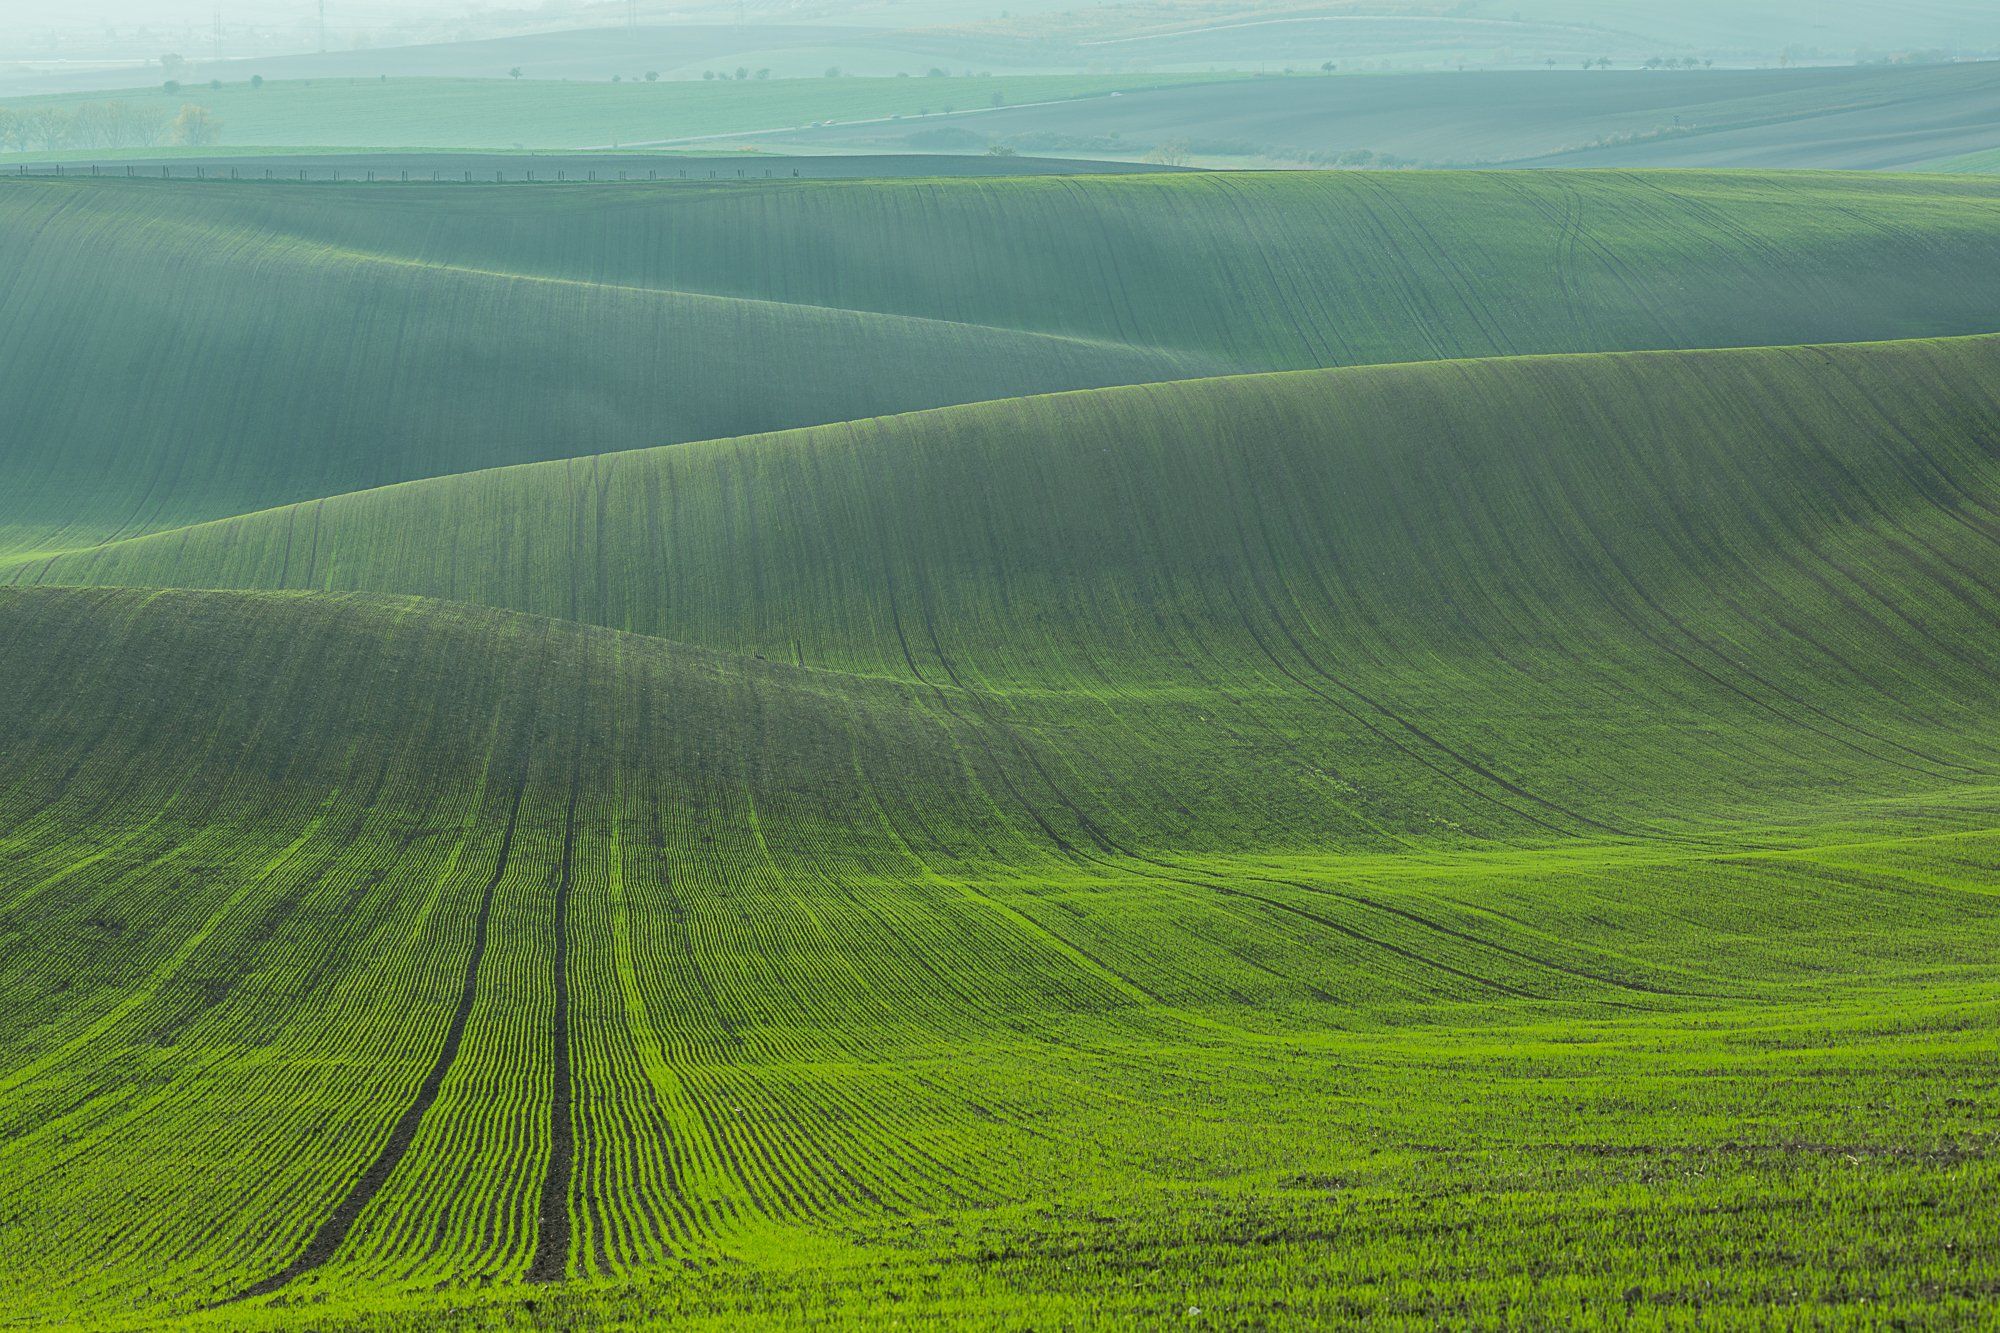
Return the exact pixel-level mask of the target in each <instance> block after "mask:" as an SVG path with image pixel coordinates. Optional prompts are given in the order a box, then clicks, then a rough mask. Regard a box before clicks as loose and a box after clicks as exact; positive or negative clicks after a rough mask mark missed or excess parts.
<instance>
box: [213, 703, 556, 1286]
mask: <svg viewBox="0 0 2000 1333" xmlns="http://www.w3.org/2000/svg"><path fill="white" fill-rule="evenodd" d="M534 679H535V681H536V682H539V679H540V669H539V664H538V666H537V670H536V671H535V673H534ZM533 693H534V691H533V689H532V688H531V689H530V690H529V697H532V696H533ZM520 733H521V734H520V738H519V742H518V745H517V747H516V750H515V753H514V756H513V757H514V759H515V761H516V762H515V772H516V775H517V781H516V784H515V787H514V795H513V798H512V800H511V801H510V802H509V807H508V811H507V824H506V827H505V830H504V831H503V832H502V833H501V835H500V850H499V852H498V853H497V854H496V856H495V858H494V864H493V873H492V874H491V875H489V876H487V879H486V887H485V890H484V892H483V893H482V894H481V895H480V901H479V912H478V914H477V916H476V917H475V918H474V921H473V929H472V948H471V951H470V952H469V953H468V955H467V957H466V961H465V982H464V985H463V986H462V987H461V989H460V991H459V997H458V1007H457V1008H456V1009H454V1010H453V1011H452V1016H451V1023H450V1025H449V1026H448V1027H447V1028H446V1029H445V1037H444V1044H443V1045H442V1046H441V1047H440V1048H439V1049H438V1055H437V1059H436V1061H434V1062H433V1063H432V1065H431V1069H430V1072H429V1073H428V1074H426V1075H425V1076H424V1081H423V1082H422V1083H421V1084H420V1085H418V1088H417V1094H416V1096H415V1097H413V1098H412V1099H411V1101H410V1104H409V1105H408V1106H407V1107H405V1108H404V1110H403V1114H402V1115H401V1117H399V1118H398V1119H397V1121H396V1123H395V1125H394V1127H393V1128H391V1129H390V1131H389V1137H388V1138H387V1139H386V1140H385V1141H384V1142H383V1144H382V1147H381V1149H380V1150H379V1151H377V1153H376V1154H375V1157H374V1160H372V1161H371V1162H370V1163H369V1164H368V1166H367V1167H366V1168H364V1169H363V1170H362V1172H361V1174H360V1175H359V1176H357V1177H356V1178H355V1180H354V1183H353V1184H352V1185H350V1186H348V1189H347V1193H346V1194H345V1195H343V1196H342V1197H341V1200H340V1202H339V1203H337V1204H335V1205H334V1207H333V1210H332V1211H331V1212H329V1213H328V1214H327V1216H326V1219H325V1220H324V1221H323V1222H321V1223H320V1225H319V1227H318V1229H317V1230H315V1231H314V1232H313V1234H312V1236H311V1237H310V1238H309V1239H308V1240H307V1241H306V1243H305V1247H304V1248H303V1249H301V1250H300V1251H299V1252H298V1254H297V1255H295V1256H294V1257H293V1258H292V1261H291V1262H290V1263H288V1264H286V1265H285V1266H284V1267H283V1268H281V1269H279V1270H278V1271H277V1272H275V1273H273V1274H271V1275H270V1276H269V1277H266V1278H263V1279H262V1280H260V1281H257V1282H254V1283H252V1284H251V1285H250V1286H248V1287H245V1288H244V1289H243V1290H242V1291H239V1292H237V1293H236V1294H235V1295H233V1296H228V1297H225V1298H223V1299H222V1300H219V1301H215V1302H212V1303H211V1304H210V1305H208V1306H207V1307H204V1308H207V1309H215V1308H218V1307H220V1306H225V1305H234V1304H237V1303H238V1302H241V1301H250V1300H256V1299H257V1298H259V1297H262V1296H269V1295H271V1294H272V1293H273V1292H275V1291H278V1290H279V1289H280V1288H282V1287H285V1286H287V1285H289V1284H290V1283H292V1282H294V1281H296V1280H297V1279H298V1278H300V1277H302V1276H304V1275H305V1274H307V1273H309V1272H311V1271H312V1270H314V1269H315V1268H318V1267H320V1266H321V1265H322V1264H324V1263H326V1261H327V1260H329V1259H331V1258H332V1257H333V1256H334V1255H335V1254H336V1253H337V1252H338V1251H339V1250H340V1247H341V1244H342V1243H343V1242H344V1241H346V1239H347V1236H348V1233H349V1232H350V1231H352V1230H353V1229H354V1224H355V1222H356V1221H358V1220H359V1219H360V1217H361V1214H362V1212H363V1211H364V1210H366V1208H367V1207H368V1205H369V1203H370V1202H372V1201H373V1200H374V1198H375V1196H376V1195H377V1194H379V1193H380V1192H381V1190H382V1187H383V1186H384V1185H386V1184H387V1183H388V1181H389V1177H390V1176H392V1175H393V1174H395V1170H396V1168H397V1166H399V1165H400V1164H401V1163H402V1160H403V1158H404V1157H405V1156H406V1155H407V1154H408V1153H409V1150H410V1146H411V1144H413V1143H414V1142H415V1141H416V1137H417V1132H418V1130H419V1129H421V1128H422V1125H423V1120H424V1115H425V1113H426V1112H428V1111H429V1110H430V1108H431V1104H432V1103H433V1102H435V1101H436V1100H437V1097H438V1093H439V1091H440V1090H441V1089H442V1088H443V1086H444V1080H445V1076H446V1075H447V1074H449V1073H450V1072H451V1069H452V1065H453V1063H454V1062H455V1061H456V1060H457V1059H458V1050H459V1045H460V1043H461V1042H463V1040H464V1038H465V1028H466V1024H467V1022H468V1021H469V1020H470V1019H471V1017H472V1008H473V1005H474V1003H475V1002H476V1001H477V1000H478V997H479V968H480V964H481V963H482V962H483V961H484V960H485V957H486V941H487V928H488V925H489V924H490V922H491V920H492V916H493V899H494V897H495V895H496V894H497V893H498V892H499V889H500V882H501V881H502V880H503V879H504V878H506V875H507V867H508V865H509V864H510V862H511V860H512V857H513V851H514V835H515V832H516V830H517V829H518V828H519V827H520V822H521V807H522V805H523V804H524V803H525V802H526V799H527V795H528V765H529V760H530V757H531V755H532V753H533V747H534V735H535V718H534V715H533V714H532V713H528V714H526V715H525V716H524V718H523V720H522V722H521V724H520Z"/></svg>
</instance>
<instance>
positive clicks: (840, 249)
mask: <svg viewBox="0 0 2000 1333" xmlns="http://www.w3.org/2000/svg"><path fill="white" fill-rule="evenodd" d="M1996 274H2000V183H1996V182H1994V181H1990V180H1983V179H1981V178H1978V177H1953V178H1943V177H1931V178H1914V177H1897V176H1862V175H1852V176H1849V175H1811V176H1783V175H1778V176H1754V175H1738V174H1729V173H1718V174H1686V175H1683V174H1670V173H1634V174H1609V173H1582V174H1572V173H1559V172H1552V173H1532V174H1528V173H1522V174H1514V175H1507V174H1498V173H1494V174H1476V173H1466V174H1438V175H1429V174H1421V173H1411V174H1407V175H1404V174H1399V175H1393V176H1391V175H1372V174H1371V175H1361V174H1352V173H1337V174H1310V173H1290V174H1274V175H1269V176H1226V175H1188V176H1126V177H1035V176H1023V177H1013V178H1006V179H991V180H985V179H969V178H954V179H936V180H909V179H894V180H875V181H796V182H793V181H781V182H746V183H744V184H741V185H738V184H734V183H728V184H717V185H708V184H705V183H704V184H695V183H689V184H686V185H680V184H666V183H662V184H660V185H656V186H655V185H637V184H634V185H629V186H618V185H604V186H599V187H589V188H586V187H577V188H573V189H572V188H558V187H551V188H546V189H544V188H527V187H512V186H506V187H496V186H461V187H434V186H430V185H411V186H402V185H386V184H385V185H380V186H362V185H348V186H317V187H301V186H297V185H286V184H270V185H266V184H263V183H248V182H246V183H242V184H228V183H205V184H198V183H194V182H157V181H126V180H122V179H120V180H99V181H91V180H74V179H70V180H51V179H27V180H14V181H0V275H4V276H0V421H5V422H6V423H7V424H6V426H5V428H4V429H5V430H6V432H7V433H6V435H5V437H4V441H3V442H0V443H4V447H0V682H4V683H5V687H4V689H0V1006H4V1009H5V1012H6V1013H7V1015H8V1019H7V1021H6V1022H5V1023H4V1024H0V1325H5V1326H9V1327H24V1328H25V1327H73V1326H86V1327H109V1328H138V1327H157V1326H161V1325H176V1326H179V1325H184V1326H187V1327H191V1328H215V1329H234V1328H241V1329H259V1330H262V1329H272V1328H279V1329H328V1330H331V1329H349V1328H380V1329H391V1328H426V1329H428V1328H467V1329H469V1328H481V1327H495V1326H499V1327H552V1328H611V1327H644V1326H658V1325H661V1324H672V1325H674V1326H687V1327H712V1328H717V1329H723V1328H737V1327H743V1326H745V1325H752V1326H759V1327H765V1326H769V1327H797V1328H808V1327H810V1328H823V1327H834V1328H842V1327H851V1328H876V1327H883V1326H894V1325H896V1324H898V1323H901V1324H906V1325H921V1326H937V1327H967V1328H975V1327H976V1328H988V1327H1003V1328H1022V1329H1029V1328H1033V1329H1047V1328H1064V1327H1077V1328H1089V1327H1104V1328H1123V1327H1135V1326H1136V1327H1169V1326H1171V1327H1189V1328H1241V1327H1293V1326H1300V1327H1305V1326H1314V1327H1323V1326H1357V1325H1362V1324H1367V1325H1370V1326H1373V1325H1377V1324H1379V1325H1382V1326H1387V1327H1412V1328H1417V1327H1421V1328H1434V1327H1449V1328H1460V1327H1464V1328H1490V1327H1506V1326H1523V1327H1548V1326H1584V1327H1605V1328H1621V1329H1622V1328H1710V1327H1735V1326H1778V1327H1799V1328H1820V1327H1840V1328H1846V1327H1852V1328H1876V1327H1898V1326H1901V1327H1925V1328H1950V1327H1965V1328H1972V1327H1979V1326H1981V1325H1982V1324H1983V1323H1984V1322H1986V1321H1988V1320H1989V1319H1990V1314H1991V1310H1992V1308H1993V1304H1994V1302H1995V1301H1996V1300H2000V1230H1996V1228H1995V1227H1994V1226H1993V1225H1992V1222H1991V1220H1990V1219H1991V1218H1992V1217H1993V1216H1994V1215H1996V1213H2000V1135H1996V1129H1995V1125H1996V1123H2000V1121H1996V1112H2000V890H1996V885H2000V636H1996V635H1995V634H1994V632H1993V626H1994V625H1995V623H1996V621H2000V330H1996V329H1995V327H1994V322H1995V321H1994V318H1993V315H1992V311H1993V310H1994V309H1995V308H1996V305H1995V299H1996V297H1997V296H2000V292H1996V291H1995V284H1996V283H1997V282H2000V278H1996V276H1995V275H1996Z"/></svg>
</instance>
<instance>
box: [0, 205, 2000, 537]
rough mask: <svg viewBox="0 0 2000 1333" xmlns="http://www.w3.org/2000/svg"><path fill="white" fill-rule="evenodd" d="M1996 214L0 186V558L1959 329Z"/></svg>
mask: <svg viewBox="0 0 2000 1333" xmlns="http://www.w3.org/2000/svg"><path fill="white" fill-rule="evenodd" d="M1996 216H2000V187H1996V186H1995V185H1994V184H1993V183H1992V182H1990V181H1986V180H1983V179H1979V178H1965V179H1955V180H1950V181H1944V180H1925V181H1919V180H1909V179H1898V178H1886V177H1885V178H1873V177H1860V176H1855V177H1836V176H1828V177H1798V178H1790V177H1782V176H1779V177H1750V176H1738V175H1714V176H1667V175H1650V176H1649V175H1639V176H1611V175H1594V174H1593V175H1574V176H1570V175H1554V174H1551V175H1546V176H1541V175H1537V176H1532V177H1530V176H1521V175H1491V176H1482V175H1451V176H1436V177H1431V176H1421V177H1417V176H1413V177H1409V178H1402V177H1397V178H1393V179H1392V178H1387V177H1374V176H1363V175H1358V174H1333V175H1302V174H1275V175H1251V176H1219V175H1216V176H1209V175H1200V176H1144V177H1140V176H1135V177H1127V178H1122V179H1114V178H1100V179H1060V180H1058V179H1008V180H966V179H959V180H940V181H911V180H903V181H893V182H891V181H798V182H792V181H779V182H764V181H757V182H749V183H735V182H730V183H725V184H714V185H711V184H708V183H706V182H704V183H700V184H695V183H691V182H690V183H685V184H681V183H676V184H666V183H663V184H661V185H658V186H645V185H632V186H615V185H605V186H600V187H596V188H594V189H589V190H585V189H581V188H579V189H575V190H566V189H550V190H541V189H507V190H501V191H494V190H481V189H467V188H465V187H435V186H430V185H422V186H418V185H412V186H408V187H404V186H402V185H395V186H386V185H385V186H381V187H376V188H372V189H371V188H363V187H344V188H329V187H324V186H320V187H299V186H296V185H283V184H276V185H266V184H264V183H261V182H259V183H256V184H254V185H253V184H250V183H245V184H242V185H237V186H232V185H227V184H219V183H209V184H205V185H204V184H197V183H194V182H173V183H167V182H158V181H150V182H148V181H124V180H116V181H112V180H104V181H90V180H62V181H56V180H13V181H7V180H0V272H4V273H5V274H6V275H7V278H6V283H5V285H4V287H0V416H4V418H5V419H6V420H7V422H8V423H9V432H10V435H9V445H10V447H9V448H8V449H7V450H5V451H4V452H0V493H4V495H5V496H6V502H5V508H4V510H0V550H11V551H13V552H16V553H20V552H34V551H54V550H59V549H63V548H66V547H76V546H83V545H90V544H94V543H97V542H100V541H103V540H106V539H108V538H113V537H119V536H127V535H134V534H138V533H142V532H146V531H153V530H159V529H164V528H171V527H176V526H180V525H184V524H187V523H192V522H199V521H202V520H205V519H214V518H221V517H226V516H228V515H231V514H238V513H243V512H247V511H251V510H256V509H262V508H266V507H269V506H272V505H278V504H284V503H289V502H293V501H299V500H305V499H312V498H318V497H323V496H327V495H332V494H338V493H342V492H348V491H354V490H361V489H366V488H370V487H374V486H380V485H384V484H389V483H393V482H398V481H403V480H410V479H415V478H419V477H425V476H436V475H443V474H448V473H454V472H462V471H468V470H473V469H478V468H486V467H494V466H504V465H510V464H516V463H523V462H531V461H537V460H544V459H553V458H563V457H579V456H585V455H591V454H597V453H603V452H608V451H614V450H624V449H632V448H638V447H643V446H649V445H660V444H666V443H672V442H675V441H686V440H694V439H703V438H719V437H727V436H737V435H743V434H748V433H752V432H756V431H765V430H773V429H782V428H788V427H797V426H806V425H813V424H819V423H825V422H832V421H839V420H848V419H857V418H866V417H871V416H877V415H882V414H886V413H893V412H900V411H908V410H912V409H919V408H927V407H935V406H943V405H946V404H950V403H958V402H968V401H977V400H986V399H996V398H1003V397H1009V396H1018V395H1025V394H1031V393H1037V392H1046V391H1052V390H1063V389H1076V388H1088V387H1096V386H1102V385H1111V384H1119V383H1133V382H1140V381H1150V380H1160V379H1169V378H1185V377H1190V376H1204V375H1216V374H1223V373H1230V372H1247V371H1261V370H1286V369H1300V368H1310V367H1322V366H1337V365H1344V364H1357V363H1370V362H1388V361H1409V360H1418V359H1435V358H1449V357H1463V356H1485V355H1499V354H1515V353H1534V352H1572V351H1590V350H1598V349H1639V348H1666V347H1698V346H1715V345H1725V344H1726V345H1754V344H1778V343H1797V342H1812V341H1846V340H1853V339H1863V338H1893V337H1907V336H1922V335H1948V334H1966V333H1978V332H1986V331H1989V330H1990V328H1991V324H1992V319H1991V312H1992V310H1993V308H1994V302H1995V300H1996V298H2000V230H1996V228H1995V226H1994V220H1995V218H1996ZM1023 237H1033V238H1034V240H1033V241H1032V243H1028V242H1024V241H1023V240H1022V239H1021V238H1023Z"/></svg>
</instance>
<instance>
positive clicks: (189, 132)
mask: <svg viewBox="0 0 2000 1333" xmlns="http://www.w3.org/2000/svg"><path fill="white" fill-rule="evenodd" d="M221 137H222V122H221V121H219V120H217V119H216V118H215V115H214V113H212V112H211V111H210V110H209V109H208V108H207V107H205V106H196V105H195V104H194V103H192V102H189V103H188V104H187V105H185V106H183V107H182V108H181V113H180V115H178V116H176V117H174V124H173V140H174V142H175V143H177V144H182V145H184V146H186V147H188V148H206V147H208V145H210V144H212V143H214V142H215V141H216V140H218V139H220V138H221Z"/></svg>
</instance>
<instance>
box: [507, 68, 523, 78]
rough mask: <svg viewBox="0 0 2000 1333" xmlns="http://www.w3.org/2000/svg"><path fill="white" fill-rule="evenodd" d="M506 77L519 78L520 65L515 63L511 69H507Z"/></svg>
mask: <svg viewBox="0 0 2000 1333" xmlns="http://www.w3.org/2000/svg"><path fill="white" fill-rule="evenodd" d="M507 77H508V78H510V79H518V78H520V77H521V67H520V66H519V65H516V66H514V68H512V69H510V70H508V71H507Z"/></svg>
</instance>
